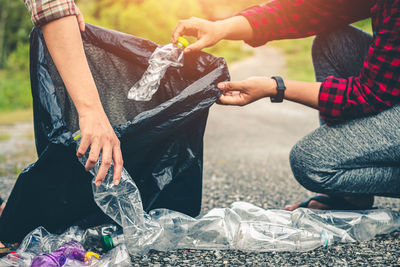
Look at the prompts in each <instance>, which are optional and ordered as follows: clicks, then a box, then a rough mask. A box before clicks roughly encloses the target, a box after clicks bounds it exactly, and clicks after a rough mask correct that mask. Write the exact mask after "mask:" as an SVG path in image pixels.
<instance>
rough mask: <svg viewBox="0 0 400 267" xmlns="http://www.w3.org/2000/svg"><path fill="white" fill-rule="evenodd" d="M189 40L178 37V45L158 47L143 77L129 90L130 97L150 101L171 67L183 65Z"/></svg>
mask: <svg viewBox="0 0 400 267" xmlns="http://www.w3.org/2000/svg"><path fill="white" fill-rule="evenodd" d="M187 45H188V41H187V40H185V39H184V38H183V37H179V38H178V43H177V45H174V44H168V45H165V46H162V47H158V48H156V50H155V51H154V52H153V54H152V55H151V57H150V59H149V66H148V68H147V70H146V72H145V73H144V74H143V76H142V78H141V79H140V80H139V81H138V82H136V83H135V85H134V86H133V87H132V88H131V89H130V90H129V92H128V98H129V99H133V100H136V101H150V100H151V98H152V96H153V95H154V94H155V92H156V91H157V90H158V87H159V86H160V81H161V79H162V78H163V77H164V75H165V73H166V71H167V69H168V68H169V67H182V66H183V50H182V49H181V48H183V47H186V46H187Z"/></svg>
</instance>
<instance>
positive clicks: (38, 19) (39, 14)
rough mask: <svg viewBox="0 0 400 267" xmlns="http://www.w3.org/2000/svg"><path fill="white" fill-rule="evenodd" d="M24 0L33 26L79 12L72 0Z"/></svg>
mask: <svg viewBox="0 0 400 267" xmlns="http://www.w3.org/2000/svg"><path fill="white" fill-rule="evenodd" d="M24 2H25V6H26V7H27V9H28V10H29V12H30V13H31V18H32V22H33V24H34V25H35V26H42V25H44V24H46V23H49V22H51V21H53V20H56V19H59V18H62V17H67V16H71V15H78V14H79V9H78V8H77V7H76V6H75V3H74V0H24Z"/></svg>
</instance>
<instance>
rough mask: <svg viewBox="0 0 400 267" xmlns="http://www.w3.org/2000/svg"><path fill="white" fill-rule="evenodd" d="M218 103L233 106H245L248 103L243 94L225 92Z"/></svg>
mask: <svg viewBox="0 0 400 267" xmlns="http://www.w3.org/2000/svg"><path fill="white" fill-rule="evenodd" d="M218 102H219V103H218V104H222V105H233V106H244V105H246V101H245V99H244V97H243V94H241V93H237V94H223V95H221V97H220V98H219V99H218Z"/></svg>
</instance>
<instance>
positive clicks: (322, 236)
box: [235, 221, 331, 252]
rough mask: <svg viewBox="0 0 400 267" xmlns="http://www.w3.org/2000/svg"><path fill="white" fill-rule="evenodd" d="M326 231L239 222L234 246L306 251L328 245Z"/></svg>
mask: <svg viewBox="0 0 400 267" xmlns="http://www.w3.org/2000/svg"><path fill="white" fill-rule="evenodd" d="M330 240H331V238H330V237H329V235H328V233H327V232H326V231H322V232H321V233H315V232H309V231H306V230H302V229H296V228H293V227H289V226H282V225H276V224H271V223H268V222H261V221H259V222H257V221H256V222H241V223H240V226H239V230H238V234H237V240H236V244H235V247H236V248H237V249H240V250H244V251H246V250H247V251H257V252H263V251H308V250H312V249H315V248H317V247H321V246H324V247H326V246H328V245H329V244H330V243H331V241H330Z"/></svg>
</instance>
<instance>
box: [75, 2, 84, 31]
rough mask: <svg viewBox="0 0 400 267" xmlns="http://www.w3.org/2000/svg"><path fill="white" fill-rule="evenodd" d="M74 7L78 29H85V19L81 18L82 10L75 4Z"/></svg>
mask: <svg viewBox="0 0 400 267" xmlns="http://www.w3.org/2000/svg"><path fill="white" fill-rule="evenodd" d="M75 8H76V9H77V10H78V15H76V20H77V21H78V26H79V29H80V30H81V31H82V32H84V31H85V19H84V18H83V14H82V12H81V11H80V10H79V8H78V7H77V6H76V5H75Z"/></svg>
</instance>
